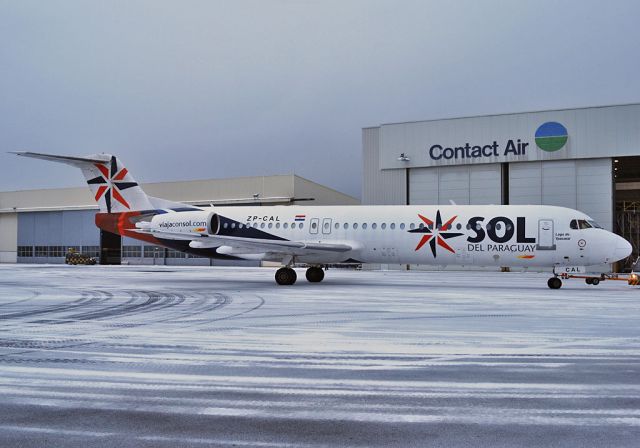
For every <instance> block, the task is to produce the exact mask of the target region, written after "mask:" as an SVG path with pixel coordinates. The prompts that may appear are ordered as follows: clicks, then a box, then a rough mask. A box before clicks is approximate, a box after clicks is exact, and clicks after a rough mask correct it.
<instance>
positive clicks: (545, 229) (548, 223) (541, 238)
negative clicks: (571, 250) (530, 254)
mask: <svg viewBox="0 0 640 448" xmlns="http://www.w3.org/2000/svg"><path fill="white" fill-rule="evenodd" d="M536 249H538V250H556V241H555V235H554V231H553V219H540V220H538V245H537V247H536Z"/></svg>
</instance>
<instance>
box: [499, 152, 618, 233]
mask: <svg viewBox="0 0 640 448" xmlns="http://www.w3.org/2000/svg"><path fill="white" fill-rule="evenodd" d="M509 203H510V204H514V205H516V204H544V205H557V206H560V207H569V208H573V209H576V210H580V211H581V212H584V213H586V214H587V215H589V216H591V217H592V218H593V219H595V220H596V221H598V223H599V224H600V225H601V226H602V227H604V228H605V229H607V230H612V228H613V227H612V226H613V179H612V167H611V159H578V160H549V161H544V162H518V163H510V164H509Z"/></svg>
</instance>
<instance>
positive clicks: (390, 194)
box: [362, 128, 407, 205]
mask: <svg viewBox="0 0 640 448" xmlns="http://www.w3.org/2000/svg"><path fill="white" fill-rule="evenodd" d="M398 154H399V153H398ZM379 157H380V128H366V129H363V130H362V162H363V173H362V203H363V204H367V205H404V204H406V202H407V198H406V184H407V180H406V171H405V170H403V169H397V170H381V169H380V163H379Z"/></svg>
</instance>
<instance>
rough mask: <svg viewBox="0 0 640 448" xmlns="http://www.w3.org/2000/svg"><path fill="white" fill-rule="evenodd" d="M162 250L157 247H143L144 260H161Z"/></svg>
mask: <svg viewBox="0 0 640 448" xmlns="http://www.w3.org/2000/svg"><path fill="white" fill-rule="evenodd" d="M163 252H164V249H163V248H162V247H158V246H144V258H162V257H163V256H164V253H163Z"/></svg>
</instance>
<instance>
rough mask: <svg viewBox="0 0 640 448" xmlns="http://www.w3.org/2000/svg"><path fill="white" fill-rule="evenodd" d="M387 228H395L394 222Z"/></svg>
mask: <svg viewBox="0 0 640 448" xmlns="http://www.w3.org/2000/svg"><path fill="white" fill-rule="evenodd" d="M389 228H390V229H391V230H393V229H395V228H396V224H395V223H394V222H392V223H391V224H389Z"/></svg>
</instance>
